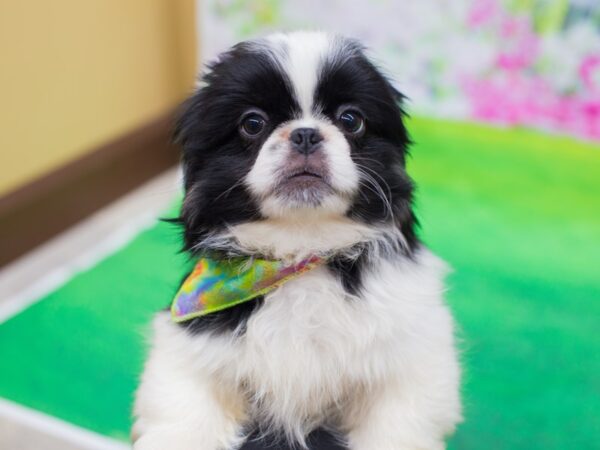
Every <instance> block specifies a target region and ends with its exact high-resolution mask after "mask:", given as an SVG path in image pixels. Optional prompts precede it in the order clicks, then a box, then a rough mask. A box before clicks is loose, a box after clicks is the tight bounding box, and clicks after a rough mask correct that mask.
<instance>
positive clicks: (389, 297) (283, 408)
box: [134, 250, 460, 450]
mask: <svg viewBox="0 0 600 450" xmlns="http://www.w3.org/2000/svg"><path fill="white" fill-rule="evenodd" d="M444 272H445V267H444V265H443V263H442V262H441V261H440V260H439V259H437V258H436V257H435V256H433V255H432V254H431V253H429V252H428V251H426V250H422V251H420V252H419V253H418V254H417V256H416V258H415V259H414V260H409V259H406V260H404V261H401V262H396V263H392V262H389V261H386V260H383V259H379V260H375V261H373V266H372V269H371V271H369V272H368V273H367V274H365V279H364V291H363V296H362V297H363V298H362V299H360V300H358V299H351V298H348V295H347V294H345V292H344V290H343V288H342V287H341V285H340V284H339V282H338V281H337V280H336V279H335V278H334V277H333V276H332V275H331V274H330V273H329V272H328V271H327V269H325V268H322V269H318V270H315V271H313V272H310V273H307V274H305V275H303V276H301V277H300V278H297V279H296V280H294V281H291V282H289V283H288V284H286V285H284V286H282V287H281V288H280V289H278V290H277V291H275V292H274V293H272V294H270V295H269V296H268V297H267V299H266V303H265V305H264V307H263V308H261V309H260V310H259V311H258V312H257V313H256V314H254V315H253V316H252V317H251V319H250V320H249V322H248V327H247V331H246V333H244V334H243V335H241V336H237V337H236V336H233V335H230V336H228V335H220V336H215V335H208V334H206V335H198V336H194V337H192V336H190V335H189V334H187V333H186V332H185V330H183V329H182V328H180V327H178V326H176V325H175V324H173V323H171V322H170V318H169V317H168V314H166V313H161V314H159V315H158V316H157V318H156V320H155V323H154V328H155V330H154V331H155V337H154V345H153V349H152V352H151V355H150V358H149V360H148V363H147V366H146V370H145V372H144V376H143V380H142V384H141V387H140V389H139V391H138V395H137V399H138V400H137V403H136V411H135V413H136V417H138V421H137V422H136V425H135V429H134V434H135V436H140V438H139V439H138V440H137V441H136V443H135V447H134V448H135V449H137V450H149V449H166V448H169V449H174V450H178V449H181V450H192V449H197V450H218V449H219V450H220V449H229V448H235V445H236V444H237V443H238V442H239V440H240V438H242V435H241V433H242V428H241V427H242V426H243V424H244V420H245V419H246V417H248V416H252V417H254V418H257V417H260V418H262V419H263V420H264V422H265V423H271V424H273V425H274V426H276V427H278V428H283V429H284V430H285V431H286V432H287V433H289V434H290V435H291V436H293V437H295V438H297V439H299V440H300V441H302V438H303V437H304V436H305V434H306V432H307V431H309V430H310V429H311V428H312V427H314V426H316V425H318V424H320V423H321V422H323V421H326V422H329V423H331V422H333V423H335V424H336V425H338V426H340V427H341V429H342V430H344V431H346V432H347V433H348V439H349V443H348V444H349V445H350V447H351V448H352V449H353V450H392V449H393V450H404V449H406V450H417V449H421V450H434V449H435V450H437V449H443V448H444V444H443V438H444V436H445V435H446V434H447V433H449V432H450V431H452V429H453V428H454V426H455V424H456V423H457V422H458V421H459V420H460V402H459V397H458V391H459V389H458V385H459V368H458V364H457V358H456V354H455V350H454V339H453V323H452V319H451V317H450V314H449V312H448V310H447V308H446V307H445V305H444V303H443V301H442V293H443V284H442V277H443V275H444Z"/></svg>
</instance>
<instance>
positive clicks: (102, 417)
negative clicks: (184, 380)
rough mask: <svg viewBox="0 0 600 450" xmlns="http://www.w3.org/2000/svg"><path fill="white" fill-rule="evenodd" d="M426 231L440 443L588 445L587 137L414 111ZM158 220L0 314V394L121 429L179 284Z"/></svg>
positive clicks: (597, 258) (599, 297)
mask: <svg viewBox="0 0 600 450" xmlns="http://www.w3.org/2000/svg"><path fill="white" fill-rule="evenodd" d="M410 130H411V132H412V134H413V138H414V140H415V141H416V145H415V147H414V148H413V150H412V154H413V156H412V159H411V160H410V163H409V164H410V167H409V170H410V172H411V174H412V175H413V177H414V178H415V179H416V181H417V182H418V186H419V188H418V192H417V203H418V204H417V207H418V214H419V217H420V219H421V222H422V226H423V231H422V236H423V239H424V240H425V241H426V242H427V244H429V245H430V246H431V247H432V248H433V249H434V250H435V251H436V252H437V253H439V254H440V255H441V256H442V257H444V258H445V259H446V260H448V261H449V262H450V263H451V264H452V266H453V267H454V269H455V272H454V273H453V274H452V275H451V277H450V279H449V284H450V287H451V290H450V291H449V293H448V301H449V303H450V305H451V307H452V309H453V311H454V313H455V316H456V318H457V320H458V322H459V324H460V327H461V331H460V339H461V347H462V349H463V361H464V368H465V375H464V403H465V414H466V421H465V423H464V424H462V425H461V427H460V428H459V430H458V432H457V434H456V435H455V436H454V437H453V439H452V441H451V448H452V449H463V450H470V449H473V450H481V449H523V450H531V449H545V450H550V449H557V450H558V449H561V450H564V449H567V448H569V449H571V448H573V449H574V448H576V449H579V450H582V449H597V448H598V447H599V443H600V427H599V424H600V418H599V416H600V276H599V272H600V200H599V199H600V147H598V146H592V145H588V144H583V143H577V142H575V141H572V140H569V139H565V138H557V137H550V136H545V135H540V134H535V133H532V132H527V131H520V130H517V131H515V130H511V131H508V130H498V129H492V128H488V127H485V126H480V125H472V124H462V123H450V122H442V121H433V120H423V119H418V120H417V119H414V120H412V121H411V122H410ZM178 242H179V236H178V232H177V231H176V230H175V229H174V228H173V227H172V226H171V225H168V224H158V225H156V226H155V227H154V228H152V229H150V230H149V231H146V232H144V233H142V234H140V235H139V236H138V237H137V238H136V239H135V240H134V241H133V242H131V243H130V244H129V245H127V246H126V247H125V248H124V249H122V250H121V251H119V252H118V253H116V254H114V255H112V256H111V257H109V258H107V259H105V260H104V261H102V262H100V263H99V264H98V265H97V266H96V267H94V268H92V269H91V270H89V271H87V272H85V273H82V274H80V275H78V276H76V277H75V278H74V279H72V280H71V281H70V282H69V283H67V284H66V285H65V286H63V287H62V288H60V289H58V290H57V291H56V292H54V293H52V294H50V295H48V296H46V297H45V298H44V299H43V300H42V301H40V302H39V303H36V304H35V305H33V306H31V307H30V308H29V309H27V310H26V311H24V312H23V313H21V314H19V315H18V316H16V317H14V318H12V319H11V320H9V321H8V322H6V323H4V324H2V325H0V396H3V397H5V398H7V399H10V400H13V401H17V402H19V403H22V404H24V405H26V406H29V407H33V408H35V409H38V410H40V411H43V412H46V413H49V414H52V415H54V416H57V417H59V418H62V419H65V420H67V421H70V422H73V423H75V424H78V425H81V426H84V427H87V428H89V429H92V430H95V431H98V432H100V433H103V434H106V435H109V436H114V437H117V438H121V439H126V438H127V435H128V430H129V426H130V422H131V419H130V405H131V402H132V393H133V391H134V389H135V386H136V384H137V379H138V376H139V373H140V370H141V367H142V363H143V358H144V351H145V344H144V337H143V336H144V332H145V330H146V327H147V324H148V322H149V320H150V317H151V315H152V313H153V312H154V311H156V310H158V309H160V308H163V307H165V306H166V305H167V304H168V302H169V300H170V299H171V296H172V294H173V293H174V291H175V290H176V288H177V284H178V282H179V280H180V276H181V275H182V273H183V266H184V265H186V264H187V262H186V260H185V257H184V256H182V255H177V254H176V251H177V249H178V247H179V244H178Z"/></svg>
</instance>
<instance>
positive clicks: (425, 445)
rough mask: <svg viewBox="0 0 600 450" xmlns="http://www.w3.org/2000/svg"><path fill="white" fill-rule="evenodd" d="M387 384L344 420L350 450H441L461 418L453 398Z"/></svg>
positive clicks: (415, 388) (354, 406)
mask: <svg viewBox="0 0 600 450" xmlns="http://www.w3.org/2000/svg"><path fill="white" fill-rule="evenodd" d="M422 387H423V386H421V387H417V386H405V385H402V386H401V385H400V383H395V382H392V383H389V384H387V385H386V386H382V387H381V388H380V389H377V390H376V392H371V396H370V398H368V399H365V398H363V399H360V401H359V402H358V403H357V404H355V405H353V406H352V407H351V408H350V410H349V413H348V415H347V417H346V426H345V427H344V428H346V431H347V436H348V446H349V448H350V449H351V450H444V449H445V448H446V446H445V443H444V437H445V435H446V434H447V433H448V432H449V431H451V430H452V429H453V427H454V425H455V424H456V422H458V421H459V419H460V407H459V406H458V403H457V400H456V399H455V398H456V396H455V395H454V394H453V393H448V394H449V395H448V398H446V399H441V398H439V397H438V396H437V395H435V394H433V395H431V394H430V393H429V394H428V393H427V392H424V391H423V390H421V389H420V388H422ZM373 394H374V395H373Z"/></svg>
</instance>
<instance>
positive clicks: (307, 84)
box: [267, 31, 335, 117]
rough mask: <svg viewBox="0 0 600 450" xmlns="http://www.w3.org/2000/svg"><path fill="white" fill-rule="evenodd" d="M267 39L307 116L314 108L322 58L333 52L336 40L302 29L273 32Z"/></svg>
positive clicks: (303, 112)
mask: <svg viewBox="0 0 600 450" xmlns="http://www.w3.org/2000/svg"><path fill="white" fill-rule="evenodd" d="M267 41H268V42H269V43H270V44H271V45H272V46H274V47H276V49H277V50H276V53H277V55H278V58H280V59H281V60H280V61H279V63H280V64H281V66H282V68H283V70H285V72H286V75H287V76H288V78H289V80H290V82H291V84H292V86H293V89H294V93H295V95H296V100H297V101H298V104H299V106H300V108H301V110H302V115H303V116H304V117H309V116H310V115H311V111H312V108H313V103H314V97H315V91H316V89H317V84H318V82H319V72H320V69H321V67H322V64H323V61H324V60H325V59H326V58H327V57H328V56H329V54H330V53H331V51H332V47H333V45H334V41H335V39H334V38H333V37H332V36H331V35H329V34H327V33H322V32H308V31H301V32H295V33H289V34H274V35H271V36H269V37H268V38H267Z"/></svg>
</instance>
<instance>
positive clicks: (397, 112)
mask: <svg viewBox="0 0 600 450" xmlns="http://www.w3.org/2000/svg"><path fill="white" fill-rule="evenodd" d="M400 101H401V95H400V94H399V93H398V92H397V91H396V90H395V89H394V88H393V87H392V86H391V84H390V83H389V81H388V80H387V79H386V78H385V77H384V76H383V75H382V74H381V73H380V72H379V70H378V69H377V68H376V67H375V66H374V65H373V64H372V63H371V62H370V61H369V60H368V58H367V57H366V56H365V53H364V51H363V48H362V47H361V46H360V45H359V44H358V43H356V42H355V41H352V40H348V39H344V38H341V37H337V36H332V35H328V34H325V33H292V34H277V35H273V36H270V37H267V38H265V39H260V40H254V41H249V42H243V43H241V44H238V45H236V46H234V47H233V48H232V49H231V50H229V51H228V52H226V53H224V54H222V55H221V56H220V57H219V59H218V60H217V61H216V62H214V63H213V64H211V65H210V66H209V67H208V68H207V70H206V73H205V74H204V75H203V77H202V80H201V85H200V87H199V88H198V90H197V91H196V93H195V94H194V95H193V96H192V97H191V98H190V99H189V100H188V101H187V103H186V104H185V106H184V109H183V111H182V114H181V116H180V118H179V121H178V124H177V131H176V137H177V139H178V140H179V142H180V143H181V144H182V145H183V149H184V153H183V167H184V178H185V190H186V194H185V200H184V205H183V208H182V217H181V218H182V220H183V223H184V226H185V238H186V246H187V248H188V249H191V250H193V249H201V248H202V246H203V245H204V244H206V243H207V242H208V241H210V240H212V242H215V240H214V238H215V236H229V237H231V236H236V230H237V231H239V230H241V229H245V230H246V231H248V226H249V225H257V226H261V225H262V226H264V225H265V224H271V225H273V224H276V225H274V226H272V227H271V228H262V229H261V230H262V231H260V232H259V233H258V234H262V235H263V238H266V239H265V242H267V241H268V237H266V236H264V235H265V234H269V233H270V231H269V230H271V231H273V230H275V231H273V232H276V231H277V230H281V228H282V227H283V228H285V227H286V226H289V228H288V232H289V233H290V235H289V236H288V239H289V240H294V239H295V238H296V237H297V236H296V235H295V234H296V233H299V234H301V233H302V230H303V231H306V232H307V233H313V234H314V236H313V237H314V238H315V240H319V238H321V240H322V241H323V242H322V245H320V246H318V247H319V248H318V250H327V248H325V247H328V243H327V241H328V240H329V241H330V242H329V244H330V245H329V246H330V247H336V246H337V247H340V246H343V245H349V244H352V243H353V242H352V241H353V240H360V238H357V237H356V236H358V235H361V236H363V235H364V230H369V229H371V230H373V229H387V230H389V229H394V230H396V231H399V232H400V233H399V235H400V236H401V238H402V239H403V240H404V243H408V244H409V246H410V244H411V243H412V242H413V240H414V235H413V222H414V219H413V215H412V211H411V193H412V184H411V181H410V179H409V177H408V176H407V175H406V173H405V164H404V163H405V156H406V147H407V144H408V137H407V133H406V130H405V128H404V125H403V123H402V111H401V109H400ZM326 223H329V224H333V223H335V224H336V225H335V226H332V227H330V228H327V227H326V226H324V224H326ZM285 224H287V225H285ZM290 224H291V225H290ZM244 227H245V228H244ZM344 227H346V228H347V229H354V230H355V231H356V230H362V231H361V232H359V233H358V234H357V235H356V236H355V235H352V234H351V233H350V234H349V236H350V235H352V236H354V237H349V238H348V239H346V240H344V239H342V240H341V241H340V242H337V243H336V242H334V241H336V238H337V237H339V236H334V235H339V234H344V231H343V229H344ZM311 228H312V231H311ZM325 230H330V232H331V234H332V235H331V236H329V237H327V236H318V235H319V233H321V234H322V233H327V231H325ZM238 234H239V236H237V237H238V238H240V236H242V235H244V233H243V232H240V233H238ZM248 235H252V233H250V234H248V233H246V236H248ZM256 235H257V234H256V233H255V237H256ZM240 239H241V240H244V239H246V238H244V237H241V238H240ZM252 239H253V238H247V239H246V240H247V241H248V242H246V244H248V245H250V246H252V242H250V241H252ZM277 239H280V240H283V241H285V237H282V236H279V237H278V238H277ZM258 240H259V241H260V240H261V239H260V238H258ZM346 241H349V242H346ZM273 242H274V241H273ZM273 242H271V243H270V244H269V245H270V246H271V247H273V246H276V245H277V244H276V243H275V244H274V243H273ZM300 245H301V244H300ZM256 246H257V247H260V244H257V245H256ZM292 250H293V249H292V247H290V251H292Z"/></svg>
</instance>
